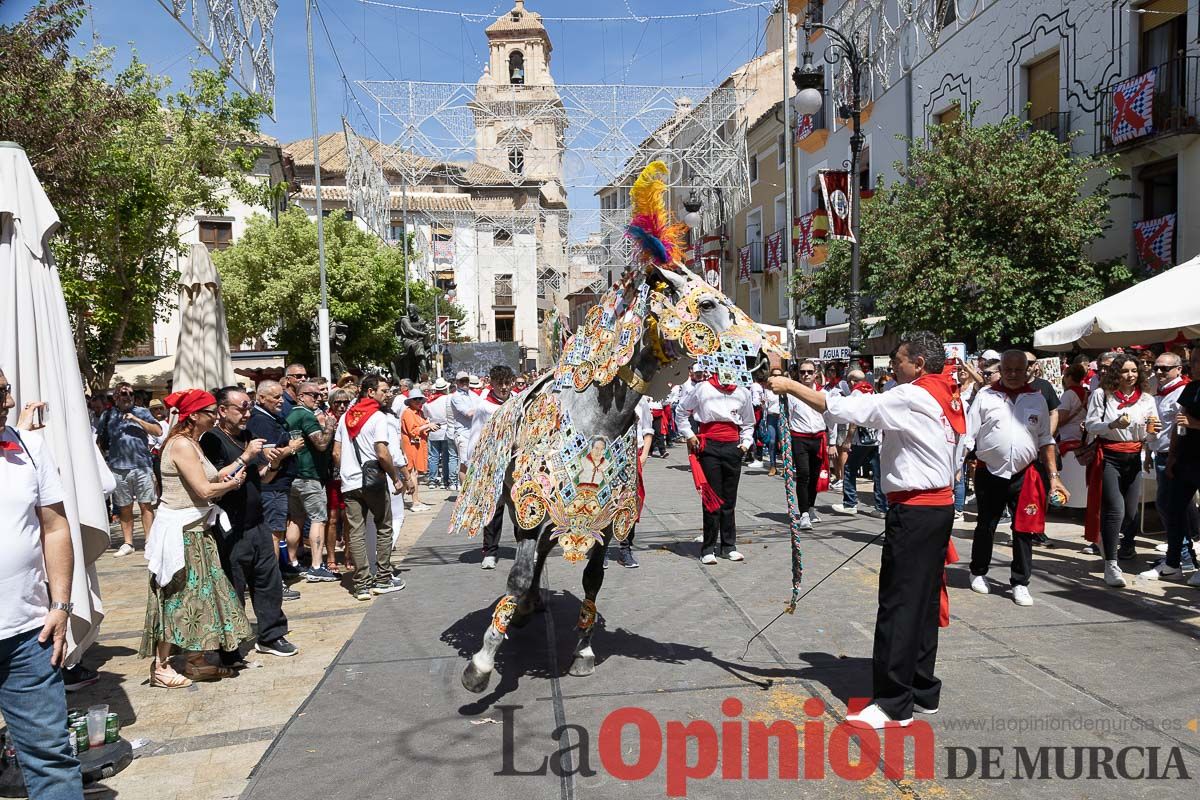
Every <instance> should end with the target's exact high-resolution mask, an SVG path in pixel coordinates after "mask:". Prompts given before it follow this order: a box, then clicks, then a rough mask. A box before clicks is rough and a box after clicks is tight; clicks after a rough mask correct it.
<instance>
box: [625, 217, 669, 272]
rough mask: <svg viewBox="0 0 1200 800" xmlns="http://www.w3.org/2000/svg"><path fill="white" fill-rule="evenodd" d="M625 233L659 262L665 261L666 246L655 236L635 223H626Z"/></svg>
mask: <svg viewBox="0 0 1200 800" xmlns="http://www.w3.org/2000/svg"><path fill="white" fill-rule="evenodd" d="M625 234H626V235H627V236H629V237H630V238H631V239H633V240H634V241H635V242H636V243H637V245H638V246H639V247H641V248H642V250H644V251H645V252H646V253H647V254H648V255H649V256H650V257H651V258H652V259H654V260H655V261H657V262H658V263H659V264H665V263H667V248H666V246H665V245H664V244H663V243H662V240H661V239H659V238H658V237H657V236H655V235H654V234H652V233H650V232H649V231H647V230H646V229H645V228H639V227H638V226H637V225H627V226H626V227H625Z"/></svg>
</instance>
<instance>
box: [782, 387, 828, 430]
mask: <svg viewBox="0 0 1200 800" xmlns="http://www.w3.org/2000/svg"><path fill="white" fill-rule="evenodd" d="M814 388H815V387H814ZM817 391H821V390H820V389H817ZM824 394H825V399H826V401H827V402H828V400H829V399H831V398H832V397H834V395H832V394H829V393H824ZM787 421H788V429H789V430H790V431H791V432H792V433H820V432H821V431H823V430H827V429H828V428H829V424H828V423H827V422H826V421H825V415H824V414H822V413H821V412H820V411H817V410H816V409H815V408H813V407H812V406H810V405H809V404H808V403H805V402H803V401H800V400H797V399H796V398H794V397H793V398H791V399H790V400H788V414H787Z"/></svg>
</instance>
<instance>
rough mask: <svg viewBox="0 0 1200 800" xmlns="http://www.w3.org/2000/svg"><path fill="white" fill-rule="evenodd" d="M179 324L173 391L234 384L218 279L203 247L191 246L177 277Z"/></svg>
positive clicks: (227, 332)
mask: <svg viewBox="0 0 1200 800" xmlns="http://www.w3.org/2000/svg"><path fill="white" fill-rule="evenodd" d="M179 322H180V325H179V344H178V346H177V347H176V348H175V372H174V373H173V375H172V384H173V386H174V388H175V389H176V390H177V391H181V390H183V389H219V388H220V387H222V386H230V385H232V384H234V383H236V382H237V376H236V375H234V374H233V362H232V361H231V360H230V358H229V331H228V329H227V328H226V326H225V302H224V301H223V300H222V299H221V276H220V275H218V274H217V268H216V267H215V266H214V265H213V262H212V258H211V257H210V256H209V254H208V248H207V247H205V246H204V245H202V244H193V245H192V249H191V252H190V253H189V254H188V258H187V261H186V262H185V263H184V265H183V270H182V271H181V273H180V275H179Z"/></svg>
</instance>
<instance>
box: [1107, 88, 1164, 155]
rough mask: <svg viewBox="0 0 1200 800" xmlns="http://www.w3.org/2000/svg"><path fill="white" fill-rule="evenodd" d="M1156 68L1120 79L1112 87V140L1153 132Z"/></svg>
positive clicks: (1126, 140) (1110, 131) (1116, 142)
mask: <svg viewBox="0 0 1200 800" xmlns="http://www.w3.org/2000/svg"><path fill="white" fill-rule="evenodd" d="M1157 75H1158V70H1157V69H1152V70H1150V71H1149V72H1147V73H1145V74H1143V75H1138V76H1137V77H1136V78H1130V79H1129V80H1126V81H1121V82H1120V83H1118V84H1117V85H1116V86H1114V87H1113V95H1112V99H1113V114H1112V126H1111V128H1110V130H1109V138H1110V139H1112V143H1113V144H1120V143H1121V142H1128V141H1129V140H1130V139H1136V138H1138V137H1139V136H1147V135H1149V134H1151V133H1154V117H1153V114H1154V82H1155V78H1156V77H1157Z"/></svg>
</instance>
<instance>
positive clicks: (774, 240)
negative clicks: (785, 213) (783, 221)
mask: <svg viewBox="0 0 1200 800" xmlns="http://www.w3.org/2000/svg"><path fill="white" fill-rule="evenodd" d="M783 261H784V257H783V231H782V230H778V231H775V232H774V233H772V234H771V235H770V236H768V237H767V261H766V264H765V265H764V266H763V272H766V273H772V272H781V271H782V270H783Z"/></svg>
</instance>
